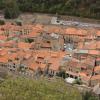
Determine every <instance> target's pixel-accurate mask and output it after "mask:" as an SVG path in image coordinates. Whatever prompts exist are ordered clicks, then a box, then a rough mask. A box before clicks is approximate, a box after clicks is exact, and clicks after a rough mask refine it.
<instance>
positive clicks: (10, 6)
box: [4, 0, 19, 19]
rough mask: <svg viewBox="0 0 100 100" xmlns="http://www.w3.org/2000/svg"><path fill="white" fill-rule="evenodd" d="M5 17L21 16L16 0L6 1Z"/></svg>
mask: <svg viewBox="0 0 100 100" xmlns="http://www.w3.org/2000/svg"><path fill="white" fill-rule="evenodd" d="M4 13H5V18H6V19H11V18H17V17H18V16H19V8H18V6H17V3H16V1H15V0H8V1H7V2H5V12H4Z"/></svg>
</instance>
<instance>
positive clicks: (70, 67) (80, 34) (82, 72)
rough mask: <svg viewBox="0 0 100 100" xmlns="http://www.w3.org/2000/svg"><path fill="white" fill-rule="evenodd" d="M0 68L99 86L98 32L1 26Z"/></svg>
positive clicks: (36, 25)
mask: <svg viewBox="0 0 100 100" xmlns="http://www.w3.org/2000/svg"><path fill="white" fill-rule="evenodd" d="M52 23H53V21H52ZM0 67H3V68H6V69H8V70H9V71H11V72H13V73H22V74H23V75H28V76H31V77H35V78H38V77H39V76H46V77H48V78H52V77H55V76H61V77H64V78H66V81H67V82H69V83H72V82H73V81H75V80H80V81H81V83H82V84H84V85H86V86H90V87H93V86H95V85H97V84H98V83H100V29H99V28H95V27H94V28H93V27H89V28H87V27H86V28H84V27H73V26H72V27H71V26H63V25H62V24H61V26H60V25H54V24H52V25H46V24H45V25H44V24H41V23H35V24H20V23H12V22H6V23H5V24H4V25H0ZM63 73H64V74H63Z"/></svg>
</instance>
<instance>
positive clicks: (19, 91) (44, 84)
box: [0, 78, 82, 100]
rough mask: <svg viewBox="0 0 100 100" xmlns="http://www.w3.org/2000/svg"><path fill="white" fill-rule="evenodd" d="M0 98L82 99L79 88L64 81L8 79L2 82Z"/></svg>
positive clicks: (15, 99) (3, 99)
mask: <svg viewBox="0 0 100 100" xmlns="http://www.w3.org/2000/svg"><path fill="white" fill-rule="evenodd" d="M0 100H82V98H81V95H80V93H79V92H78V90H77V89H75V88H72V87H70V86H67V85H66V84H65V83H64V82H63V81H60V80H53V81H47V80H45V79H42V80H30V79H26V78H17V79H12V78H11V79H7V80H6V81H4V82H3V83H1V84H0Z"/></svg>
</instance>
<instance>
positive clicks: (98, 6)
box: [0, 0, 100, 19]
mask: <svg viewBox="0 0 100 100" xmlns="http://www.w3.org/2000/svg"><path fill="white" fill-rule="evenodd" d="M4 2H6V4H9V2H10V3H11V2H14V5H12V4H11V5H10V6H9V7H8V6H7V5H6V4H5V3H4ZM0 9H6V10H5V11H6V13H8V15H9V16H10V17H9V16H7V15H6V16H7V17H6V18H15V17H17V16H18V15H19V13H18V12H19V11H18V9H19V10H20V11H21V12H40V13H54V14H66V15H73V16H79V17H89V18H96V19H99V18H100V0H0ZM15 11H16V13H15ZM6 13H5V14H6Z"/></svg>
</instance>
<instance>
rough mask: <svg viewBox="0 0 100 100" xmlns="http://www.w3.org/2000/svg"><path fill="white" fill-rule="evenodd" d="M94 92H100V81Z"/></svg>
mask: <svg viewBox="0 0 100 100" xmlns="http://www.w3.org/2000/svg"><path fill="white" fill-rule="evenodd" d="M93 92H94V93H95V94H97V95H99V94H100V83H98V84H97V85H96V86H94V88H93Z"/></svg>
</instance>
